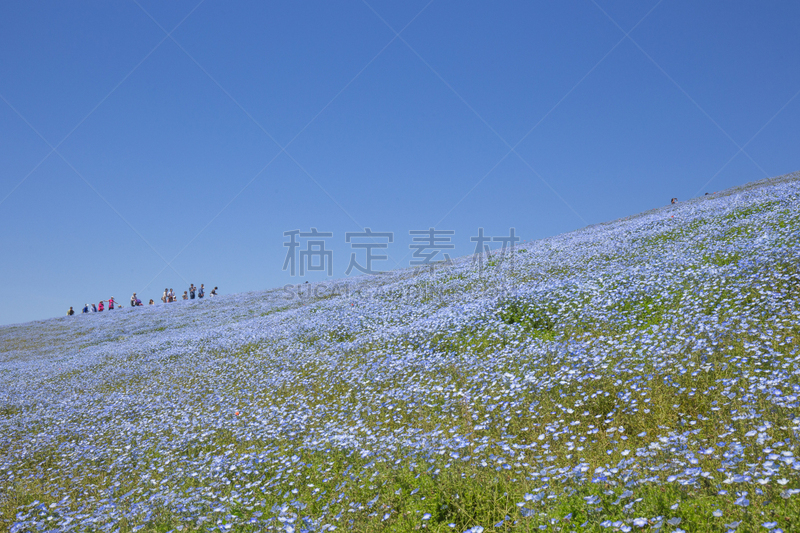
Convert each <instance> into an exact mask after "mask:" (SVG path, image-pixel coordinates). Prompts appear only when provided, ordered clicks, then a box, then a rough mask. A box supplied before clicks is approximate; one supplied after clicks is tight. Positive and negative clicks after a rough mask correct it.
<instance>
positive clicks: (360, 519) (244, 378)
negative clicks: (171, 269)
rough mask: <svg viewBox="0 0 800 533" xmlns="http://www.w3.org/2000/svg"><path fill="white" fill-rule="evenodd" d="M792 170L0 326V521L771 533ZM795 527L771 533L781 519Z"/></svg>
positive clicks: (799, 308)
mask: <svg viewBox="0 0 800 533" xmlns="http://www.w3.org/2000/svg"><path fill="white" fill-rule="evenodd" d="M798 347H800V174H794V175H788V176H783V177H781V178H774V179H771V180H765V181H762V182H756V183H753V184H750V185H748V186H745V187H741V188H738V189H732V190H728V191H724V192H721V193H716V194H714V195H711V196H706V197H703V198H698V199H695V200H692V201H689V202H683V203H681V204H678V205H671V206H668V207H664V208H660V209H656V210H653V211H650V212H647V213H643V214H640V215H637V216H634V217H630V218H627V219H623V220H618V221H614V222H609V223H606V224H600V225H596V226H590V227H588V228H584V229H582V230H578V231H575V232H572V233H569V234H565V235H559V236H556V237H553V238H549V239H545V240H542V241H536V242H528V243H522V244H520V245H518V246H517V249H516V251H515V252H514V253H513V254H512V253H509V254H505V255H503V254H500V253H492V254H491V255H489V256H488V257H485V258H484V260H483V262H482V263H478V262H475V261H474V260H473V258H472V257H465V258H460V259H458V260H456V261H455V264H454V265H451V266H447V265H439V266H437V267H436V268H435V269H434V270H433V271H430V270H423V269H419V270H414V269H408V270H401V271H396V272H392V273H390V274H387V275H384V276H373V277H360V278H349V279H347V280H342V281H340V282H338V284H337V285H334V286H332V285H325V286H323V285H314V284H308V285H303V286H300V287H299V288H296V289H291V290H289V289H277V290H271V291H264V292H253V293H247V294H239V295H230V296H221V297H219V298H215V299H205V300H203V301H198V300H195V301H186V302H183V301H181V302H178V303H175V304H170V305H157V306H152V307H145V308H138V309H132V308H127V307H126V308H123V309H122V310H115V311H113V312H104V313H102V314H91V315H84V316H75V317H60V318H54V319H51V320H45V321H39V322H33V323H28V324H21V325H13V326H3V327H0V529H2V530H10V531H12V532H21V531H104V532H112V531H120V532H129V531H142V532H150V531H159V532H167V531H170V532H178V531H184V532H186V531H253V532H255V531H287V532H298V533H299V532H302V531H313V532H321V531H333V530H342V531H361V532H368V531H413V530H418V529H425V530H428V531H457V532H464V531H470V532H472V533H477V532H481V531H484V532H487V533H488V532H494V531H497V532H501V531H596V532H601V531H608V532H611V531H624V532H627V531H662V532H669V531H675V532H680V531H720V532H725V531H738V532H744V531H765V532H766V531H769V530H771V531H773V533H779V532H780V531H785V532H788V531H797V530H798V528H800V526H798V525H797V524H800V448H798V444H800V440H799V439H800V354H798ZM793 524H794V527H793Z"/></svg>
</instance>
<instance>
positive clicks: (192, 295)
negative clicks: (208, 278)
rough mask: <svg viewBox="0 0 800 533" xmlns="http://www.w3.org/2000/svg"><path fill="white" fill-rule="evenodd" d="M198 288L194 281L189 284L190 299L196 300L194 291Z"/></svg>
mask: <svg viewBox="0 0 800 533" xmlns="http://www.w3.org/2000/svg"><path fill="white" fill-rule="evenodd" d="M196 290H197V287H195V286H194V283H192V284H190V285H189V299H190V300H194V293H195V291H196Z"/></svg>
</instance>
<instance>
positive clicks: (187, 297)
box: [183, 291, 189, 300]
mask: <svg viewBox="0 0 800 533" xmlns="http://www.w3.org/2000/svg"><path fill="white" fill-rule="evenodd" d="M183 299H184V300H188V299H189V292H188V291H183Z"/></svg>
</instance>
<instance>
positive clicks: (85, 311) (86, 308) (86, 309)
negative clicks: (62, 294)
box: [82, 304, 89, 314]
mask: <svg viewBox="0 0 800 533" xmlns="http://www.w3.org/2000/svg"><path fill="white" fill-rule="evenodd" d="M82 312H83V313H84V314H86V313H88V312H89V304H85V305H84V306H83V311H82Z"/></svg>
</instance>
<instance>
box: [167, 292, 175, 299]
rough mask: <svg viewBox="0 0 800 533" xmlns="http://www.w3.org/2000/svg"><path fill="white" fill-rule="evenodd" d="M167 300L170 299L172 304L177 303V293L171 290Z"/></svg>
mask: <svg viewBox="0 0 800 533" xmlns="http://www.w3.org/2000/svg"><path fill="white" fill-rule="evenodd" d="M167 298H168V299H169V301H170V302H174V301H175V291H173V290H172V289H170V290H169V294H168V295H167Z"/></svg>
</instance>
